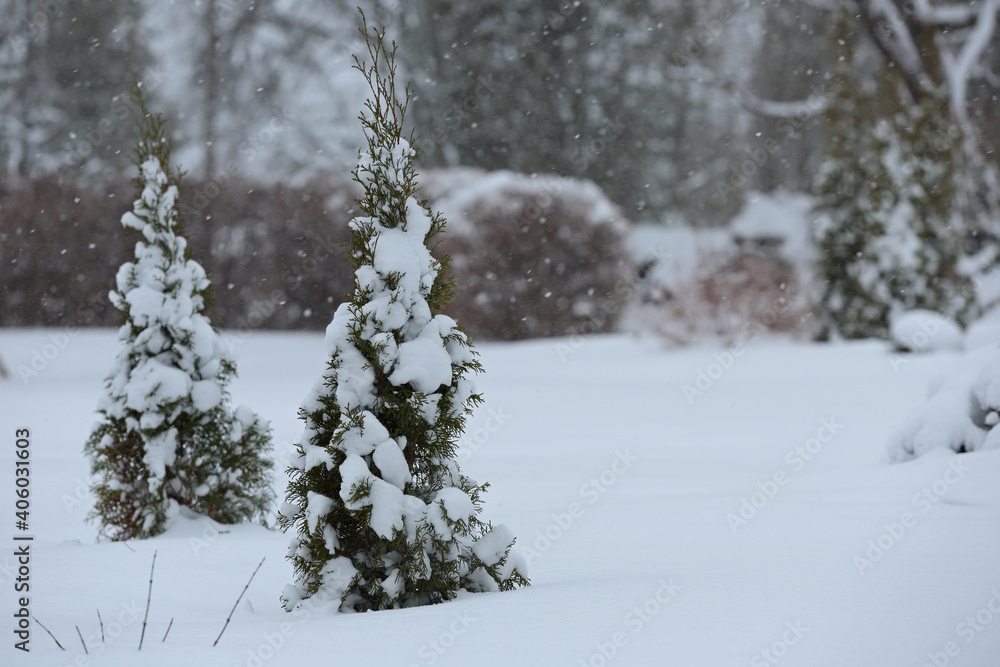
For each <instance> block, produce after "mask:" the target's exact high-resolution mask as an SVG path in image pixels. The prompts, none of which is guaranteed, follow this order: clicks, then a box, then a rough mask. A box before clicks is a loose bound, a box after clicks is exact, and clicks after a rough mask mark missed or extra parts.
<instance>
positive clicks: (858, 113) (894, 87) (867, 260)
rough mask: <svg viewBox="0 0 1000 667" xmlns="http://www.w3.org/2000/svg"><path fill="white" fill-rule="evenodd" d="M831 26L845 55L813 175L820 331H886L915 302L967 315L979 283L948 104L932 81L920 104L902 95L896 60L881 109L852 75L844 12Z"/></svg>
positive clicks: (862, 334) (962, 318)
mask: <svg viewBox="0 0 1000 667" xmlns="http://www.w3.org/2000/svg"><path fill="white" fill-rule="evenodd" d="M834 34H835V36H836V37H837V39H836V43H837V44H838V46H837V48H836V49H835V52H836V53H837V54H838V55H839V59H837V60H836V61H835V66H834V73H833V77H832V78H833V84H832V85H833V91H832V98H833V99H832V101H831V103H830V105H829V106H828V109H827V112H826V116H825V126H826V133H827V146H826V157H825V161H824V163H823V165H822V166H821V168H820V173H819V175H818V181H817V183H818V186H817V190H818V194H819V202H818V205H817V213H818V214H819V220H818V223H819V224H818V225H817V230H816V231H817V243H818V245H819V249H820V263H819V274H820V277H821V278H822V281H823V283H822V284H823V288H822V290H821V291H820V292H819V294H818V295H817V309H818V310H819V311H820V317H821V320H822V332H821V337H824V338H828V337H831V336H842V337H844V338H867V337H881V338H885V337H887V336H888V334H889V320H890V317H891V316H892V315H893V314H895V313H897V312H900V311H904V310H911V309H914V308H922V309H927V310H932V311H935V312H938V313H941V314H943V315H946V316H948V317H951V318H954V319H956V320H958V321H959V322H960V323H962V324H964V323H965V322H966V321H967V318H968V316H969V314H970V311H971V309H972V306H973V300H972V295H973V290H972V289H971V286H970V285H969V282H968V280H967V279H965V278H964V277H962V276H961V275H960V274H959V273H958V271H957V265H958V261H959V258H960V252H961V239H962V231H961V229H959V226H960V225H959V224H958V221H957V219H956V217H955V216H954V215H953V212H952V205H953V199H954V197H953V190H954V188H953V182H952V166H951V165H952V153H953V147H952V145H951V139H950V135H949V133H948V132H947V131H946V128H947V123H948V122H949V120H948V119H949V116H948V112H947V107H946V103H945V101H944V100H942V99H940V96H939V95H938V94H936V93H935V92H934V91H932V90H930V88H928V89H927V91H926V92H925V95H924V99H923V101H922V102H921V103H920V104H919V105H918V104H915V103H913V102H912V101H910V100H907V99H905V97H906V95H907V93H905V92H903V91H902V87H901V85H900V81H899V75H898V72H896V71H895V70H894V69H893V68H891V67H890V68H887V69H888V72H887V74H886V76H885V78H884V80H883V81H882V82H881V85H880V95H881V96H883V97H884V98H885V99H882V100H880V101H881V102H882V104H883V106H888V107H889V112H888V113H887V114H884V115H883V116H882V117H879V116H878V112H879V111H880V109H879V108H877V105H876V104H875V101H874V100H872V99H870V98H869V97H868V96H866V94H865V93H864V92H863V91H862V89H861V87H860V84H859V82H858V81H857V80H856V76H855V74H854V71H853V62H852V61H853V52H852V49H851V46H850V45H851V36H850V34H849V27H848V26H847V18H846V14H845V13H844V12H841V18H840V19H838V22H837V28H836V30H835V33H834ZM928 85H929V84H928Z"/></svg>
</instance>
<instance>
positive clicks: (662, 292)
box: [626, 226, 811, 345]
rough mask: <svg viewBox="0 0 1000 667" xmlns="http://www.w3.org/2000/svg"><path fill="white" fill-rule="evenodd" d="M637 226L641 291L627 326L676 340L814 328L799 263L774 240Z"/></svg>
mask: <svg viewBox="0 0 1000 667" xmlns="http://www.w3.org/2000/svg"><path fill="white" fill-rule="evenodd" d="M636 232H637V233H636V234H635V235H634V238H632V239H631V240H630V243H629V245H630V247H631V253H632V256H633V262H634V263H635V265H636V266H637V267H638V283H637V284H638V289H637V292H638V298H637V299H636V300H635V302H634V303H633V304H632V306H631V307H630V309H629V311H628V315H627V318H626V327H627V328H629V329H633V330H638V331H644V332H645V331H649V332H653V333H655V334H657V335H659V336H661V337H662V338H664V339H665V340H666V341H667V342H668V343H670V344H671V345H688V344H691V343H695V342H700V341H704V340H705V339H706V338H716V339H720V340H722V341H725V342H734V341H736V340H744V341H746V340H747V339H749V338H755V337H757V336H759V335H761V334H763V333H765V332H780V333H792V334H800V333H804V332H806V331H808V330H809V327H810V326H811V319H810V318H809V317H808V311H807V309H806V308H805V306H804V299H803V297H802V292H803V287H802V285H803V280H804V279H803V277H802V274H801V271H800V270H799V267H797V266H796V265H795V264H794V263H793V262H791V261H789V260H788V259H786V258H785V257H784V255H782V254H781V253H779V252H777V250H776V249H775V248H772V247H770V246H768V248H767V249H766V250H761V249H760V248H758V244H756V243H749V242H745V243H735V244H734V242H733V241H734V239H733V236H731V234H730V231H729V230H725V229H692V228H687V227H672V228H654V227H649V226H643V227H638V228H637V229H636Z"/></svg>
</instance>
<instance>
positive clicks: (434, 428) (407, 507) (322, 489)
mask: <svg viewBox="0 0 1000 667" xmlns="http://www.w3.org/2000/svg"><path fill="white" fill-rule="evenodd" d="M362 20H363V28H362V29H361V32H362V34H363V36H364V39H365V43H366V44H367V47H368V58H369V59H368V60H367V61H365V60H361V59H359V58H358V57H355V68H356V69H358V70H359V71H360V72H361V73H362V74H363V75H364V76H365V77H366V79H367V81H368V84H369V86H370V88H371V97H370V99H369V100H368V102H367V103H366V105H365V109H364V110H363V111H362V113H361V116H360V120H361V122H362V125H363V128H364V132H365V136H366V138H367V144H368V145H367V149H366V150H365V151H364V153H363V154H362V156H361V159H360V160H359V164H358V166H357V168H356V169H355V170H354V172H353V175H354V179H355V180H356V181H357V182H358V183H359V184H360V185H361V186H362V187H363V188H364V196H363V197H362V199H360V200H359V202H358V203H359V205H360V208H361V210H362V212H363V215H362V216H361V217H358V218H355V219H354V220H352V221H351V223H350V229H351V237H350V242H349V244H350V247H349V261H350V262H351V263H352V265H353V267H354V270H355V278H354V290H353V293H352V294H351V295H350V297H349V300H348V301H346V302H345V303H342V304H341V305H340V307H339V308H338V309H337V311H336V314H335V315H334V317H333V322H332V323H331V324H330V326H329V328H328V329H327V334H326V340H327V347H328V350H329V353H330V361H329V364H328V367H327V371H326V372H325V374H324V375H323V377H322V379H321V380H320V381H319V383H318V384H317V385H316V387H315V388H314V390H313V391H312V393H311V395H310V396H309V397H308V398H307V400H306V401H305V404H304V405H303V406H302V408H301V410H300V412H299V414H300V417H301V418H302V419H303V420H304V421H305V431H304V433H303V435H302V438H301V440H300V442H299V445H298V455H299V456H298V459H297V461H296V462H295V463H294V464H293V465H292V466H291V467H290V468H289V469H288V473H289V476H290V481H289V485H288V492H287V502H286V503H285V505H284V506H283V507H282V510H281V512H280V514H279V523H280V525H282V526H283V527H284V528H285V529H286V530H287V529H289V528H294V530H295V532H296V536H295V537H294V538H293V539H292V541H291V545H290V548H289V553H288V557H289V559H290V560H291V562H292V564H293V565H294V570H295V583H294V584H291V585H289V586H287V587H286V588H285V590H284V592H283V593H282V604H283V605H284V607H285V608H286V609H287V610H289V611H290V610H292V609H294V608H295V606H296V605H297V604H298V603H299V602H300V601H301V600H303V599H305V598H310V597H316V598H317V599H320V600H328V601H330V602H332V603H333V605H334V606H335V607H336V608H337V609H339V610H340V611H369V610H378V609H388V608H395V607H402V606H414V605H420V604H430V603H437V602H442V601H445V600H448V599H450V598H453V597H454V596H455V595H456V594H457V592H458V591H459V590H462V589H464V590H469V591H486V590H497V589H499V590H508V589H511V588H514V587H516V586H519V585H525V584H527V583H528V582H527V580H526V579H525V578H524V576H523V573H524V566H523V565H519V564H518V563H515V560H516V555H515V554H513V553H511V546H512V545H513V542H514V538H513V535H512V534H511V532H510V531H509V530H508V529H507V528H506V527H504V526H497V527H495V528H494V527H492V526H491V525H489V524H487V523H484V522H483V521H482V520H480V518H479V514H480V511H481V505H482V495H483V492H484V491H485V490H486V488H487V485H486V484H481V485H480V484H477V483H476V482H474V481H473V480H471V479H469V478H468V477H466V476H465V475H463V474H462V473H461V471H460V470H459V468H458V464H457V462H456V460H455V457H456V453H457V452H456V448H457V441H458V438H459V436H460V435H461V433H462V431H463V429H464V426H465V421H466V416H467V414H468V413H469V411H470V410H471V409H472V407H473V406H475V405H476V404H478V403H479V401H480V396H479V395H478V394H477V393H476V391H475V388H474V385H473V383H472V382H471V381H470V380H469V378H468V376H469V375H470V374H472V373H477V372H480V371H481V370H482V369H481V366H480V363H479V361H478V355H477V354H476V353H475V351H474V350H473V348H472V345H471V343H470V341H469V338H468V336H467V335H466V333H465V331H463V330H462V329H461V328H460V327H459V326H457V324H456V323H455V321H454V320H452V319H451V318H450V317H447V316H446V315H443V314H441V313H440V311H441V309H442V307H443V306H444V305H445V304H446V303H447V302H448V300H449V298H450V294H451V290H452V285H451V284H450V282H449V281H448V280H446V279H445V268H446V261H447V260H446V259H442V260H437V259H435V258H434V257H433V256H432V255H431V249H432V246H430V245H429V244H431V243H432V242H433V239H434V238H435V237H436V236H437V235H438V234H440V233H441V232H442V230H443V229H444V224H445V221H444V219H443V218H442V217H441V216H440V215H431V214H430V213H429V212H428V210H427V208H426V203H425V202H422V201H418V200H417V199H416V193H417V186H416V174H415V171H414V165H413V163H414V160H415V159H416V157H417V153H416V150H415V149H414V148H413V147H412V135H410V139H409V140H407V139H406V138H404V136H403V122H404V117H405V114H406V107H407V104H408V102H409V98H410V91H409V88H407V89H406V91H405V92H404V93H403V101H402V102H400V101H399V97H398V91H397V89H396V83H395V74H396V69H395V64H394V58H395V49H396V46H395V44H393V45H392V47H391V49H390V48H387V47H386V45H385V43H384V32H382V33H380V32H378V31H377V30H372V31H369V28H368V25H367V22H365V21H364V15H363V14H362Z"/></svg>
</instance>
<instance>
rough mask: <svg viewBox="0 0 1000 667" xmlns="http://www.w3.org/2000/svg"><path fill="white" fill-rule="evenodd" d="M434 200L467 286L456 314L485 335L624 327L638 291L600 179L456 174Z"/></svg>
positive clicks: (618, 219) (620, 225)
mask: <svg viewBox="0 0 1000 667" xmlns="http://www.w3.org/2000/svg"><path fill="white" fill-rule="evenodd" d="M434 180H435V183H434V187H432V188H431V192H430V197H431V199H432V200H433V202H434V205H435V207H437V208H438V209H439V210H441V211H442V213H443V214H444V215H445V217H447V218H448V220H450V221H451V227H450V230H451V233H450V234H449V235H448V237H447V238H445V239H444V240H443V241H442V242H441V247H442V249H443V250H444V251H445V252H447V253H448V254H449V255H450V256H451V257H452V263H451V270H452V273H453V275H454V277H455V278H456V280H457V281H458V282H459V283H461V284H462V286H463V290H462V292H461V293H459V294H457V295H456V297H455V300H454V301H453V302H452V303H451V305H450V306H449V312H450V313H451V314H453V315H454V316H455V317H456V318H457V319H460V320H461V321H462V322H463V323H465V325H466V326H467V327H468V328H469V330H470V331H472V332H473V333H474V334H476V335H478V336H482V337H485V338H489V339H493V340H515V339H523V338H540V337H545V336H566V335H571V334H577V333H603V332H608V331H613V330H615V328H616V327H617V324H618V320H619V317H620V314H621V312H622V311H623V309H624V308H625V306H626V304H627V303H628V301H629V300H630V298H631V296H632V291H633V286H632V280H631V270H630V267H629V263H628V255H627V253H626V251H625V239H626V235H627V232H628V228H629V225H628V223H627V221H626V220H625V219H624V218H623V217H622V214H621V211H619V210H618V208H617V207H616V206H615V205H614V204H612V203H611V202H610V201H609V200H608V199H607V197H606V196H605V195H604V193H603V192H601V190H600V188H598V187H597V185H595V184H594V183H593V182H591V181H582V180H577V179H572V178H563V177H559V176H527V175H524V174H516V173H513V172H509V171H497V172H490V173H484V172H482V171H478V170H472V169H449V170H442V171H440V172H437V173H436V174H434Z"/></svg>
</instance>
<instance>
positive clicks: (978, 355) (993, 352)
mask: <svg viewBox="0 0 1000 667" xmlns="http://www.w3.org/2000/svg"><path fill="white" fill-rule="evenodd" d="M997 424H1000V348H996V347H994V348H992V349H981V350H978V351H976V352H975V353H973V354H970V355H968V356H967V357H966V358H965V359H963V360H962V362H961V364H960V365H959V366H958V368H956V369H955V371H954V372H953V373H952V374H951V375H950V376H949V377H947V378H946V379H945V380H944V381H943V382H941V384H940V385H939V386H938V387H936V388H933V389H932V393H931V395H930V398H928V399H927V401H926V402H925V403H924V404H923V405H921V406H920V407H918V408H917V409H916V410H914V411H913V412H912V413H911V414H910V416H909V418H908V419H907V420H906V422H904V424H903V425H902V426H901V427H900V428H899V429H898V430H897V431H896V432H895V433H894V434H893V435H892V436H891V438H890V440H889V459H890V460H891V461H892V462H900V461H908V460H911V459H914V458H917V457H919V456H923V455H924V454H927V453H928V452H931V451H934V450H937V449H939V448H943V449H946V450H951V451H954V452H958V453H965V452H975V451H981V450H988V449H998V448H1000V429H998V428H996V426H997Z"/></svg>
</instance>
